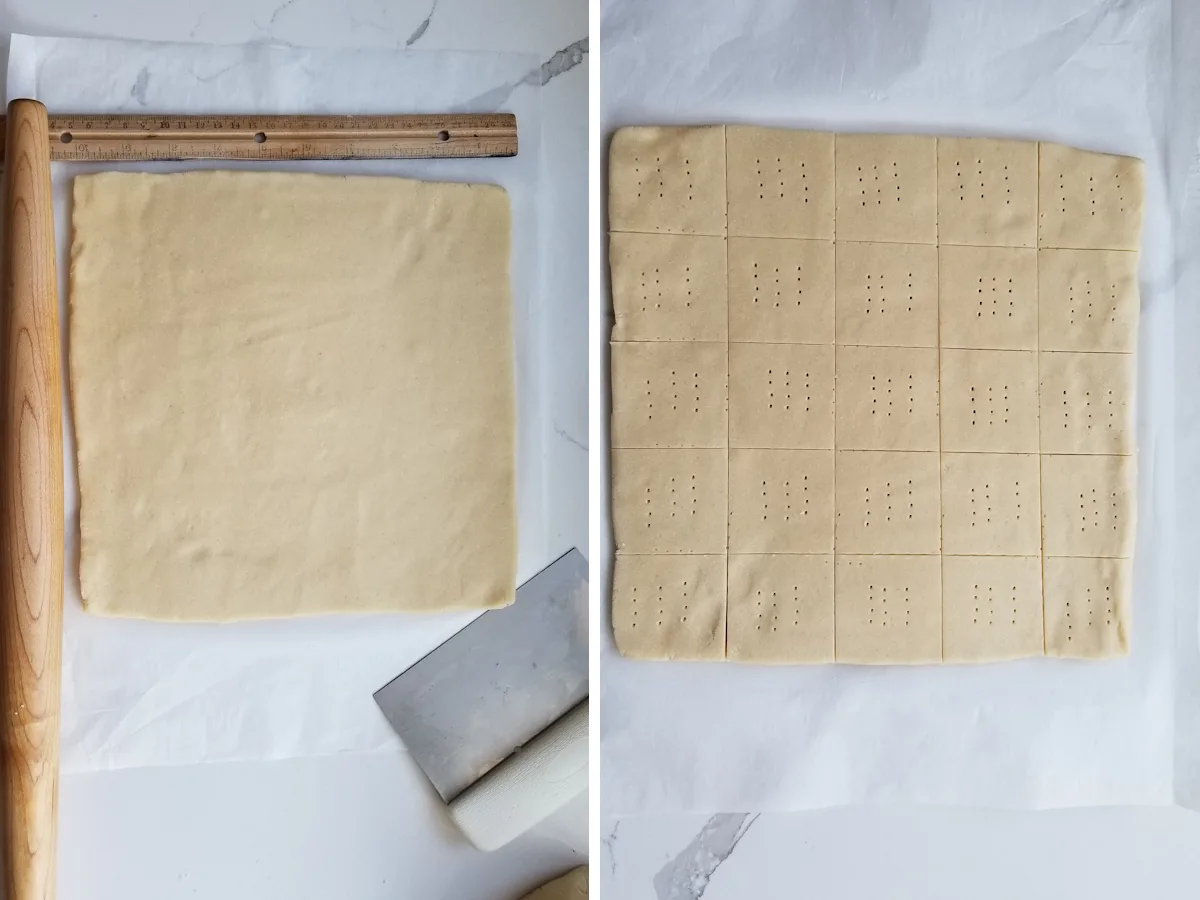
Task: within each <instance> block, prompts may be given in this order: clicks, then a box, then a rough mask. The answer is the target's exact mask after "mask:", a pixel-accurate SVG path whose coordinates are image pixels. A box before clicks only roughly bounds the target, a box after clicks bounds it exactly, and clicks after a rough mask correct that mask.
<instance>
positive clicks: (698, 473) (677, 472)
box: [612, 450, 728, 554]
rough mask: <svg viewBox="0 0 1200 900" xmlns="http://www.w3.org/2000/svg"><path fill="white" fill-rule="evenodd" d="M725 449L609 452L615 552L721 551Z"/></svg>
mask: <svg viewBox="0 0 1200 900" xmlns="http://www.w3.org/2000/svg"><path fill="white" fill-rule="evenodd" d="M727 467H728V457H727V456H726V452H725V451H724V450H613V451H612V492H613V500H612V504H613V532H614V533H615V536H616V542H617V551H618V552H620V553H702V554H703V553H724V552H725V548H726V542H725V517H726V506H725V498H726V496H727V491H726V480H727V478H728V471H727Z"/></svg>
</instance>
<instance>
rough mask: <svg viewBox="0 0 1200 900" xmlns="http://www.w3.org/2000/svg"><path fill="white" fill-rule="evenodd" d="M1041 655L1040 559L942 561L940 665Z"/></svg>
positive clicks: (953, 558) (947, 558)
mask: <svg viewBox="0 0 1200 900" xmlns="http://www.w3.org/2000/svg"><path fill="white" fill-rule="evenodd" d="M1041 655H1042V560H1041V557H1040V556H943V557H942V659H943V661H944V662H948V663H958V662H964V663H967V662H994V661H997V660H1004V659H1020V658H1022V657H1026V656H1041Z"/></svg>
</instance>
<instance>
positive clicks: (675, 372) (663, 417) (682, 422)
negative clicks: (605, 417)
mask: <svg viewBox="0 0 1200 900" xmlns="http://www.w3.org/2000/svg"><path fill="white" fill-rule="evenodd" d="M611 350H612V387H613V414H612V445H613V446H614V447H630V448H632V447H724V446H725V443H726V441H727V437H728V426H727V425H726V413H725V407H726V403H725V398H726V387H727V381H726V373H725V365H726V347H725V344H717V343H701V342H699V341H688V342H674V343H667V342H661V343H658V342H656V343H641V342H636V343H616V344H612V345H611Z"/></svg>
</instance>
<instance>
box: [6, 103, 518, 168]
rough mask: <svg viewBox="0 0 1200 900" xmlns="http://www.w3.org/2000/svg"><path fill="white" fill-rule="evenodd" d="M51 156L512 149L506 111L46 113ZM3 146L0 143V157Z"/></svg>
mask: <svg viewBox="0 0 1200 900" xmlns="http://www.w3.org/2000/svg"><path fill="white" fill-rule="evenodd" d="M48 139H49V144H50V159H51V160H53V161H54V162H148V161H153V160H170V159H243V160H276V161H278V160H288V159H416V158H438V157H446V158H448V157H485V156H515V155H516V153H517V120H516V117H515V116H513V115H511V114H509V113H488V114H482V115H473V114H462V115H426V116H300V115H297V116H224V115H223V116H172V115H162V116H143V115H137V116H130V115H119V116H106V115H64V116H50V117H49V129H48ZM2 155H3V148H0V156H2Z"/></svg>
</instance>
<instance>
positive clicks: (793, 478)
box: [729, 450, 833, 553]
mask: <svg viewBox="0 0 1200 900" xmlns="http://www.w3.org/2000/svg"><path fill="white" fill-rule="evenodd" d="M729 552H730V553H832V552H833V451H832V450H730V451H729Z"/></svg>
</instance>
